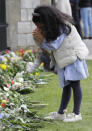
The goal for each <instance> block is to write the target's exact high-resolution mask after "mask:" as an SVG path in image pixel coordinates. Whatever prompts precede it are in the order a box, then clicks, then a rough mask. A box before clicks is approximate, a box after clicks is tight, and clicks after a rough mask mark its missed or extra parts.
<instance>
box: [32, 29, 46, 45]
mask: <svg viewBox="0 0 92 131" xmlns="http://www.w3.org/2000/svg"><path fill="white" fill-rule="evenodd" d="M32 34H33V37H34V39H35V40H36V41H37V40H38V41H39V42H40V43H42V42H43V40H44V36H43V35H42V34H41V31H40V30H39V29H38V28H36V29H35V30H34V31H33V32H32Z"/></svg>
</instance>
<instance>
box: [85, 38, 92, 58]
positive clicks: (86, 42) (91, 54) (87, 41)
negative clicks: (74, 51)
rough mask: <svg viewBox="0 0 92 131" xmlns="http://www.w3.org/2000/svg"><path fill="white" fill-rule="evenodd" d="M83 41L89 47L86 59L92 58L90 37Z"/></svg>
mask: <svg viewBox="0 0 92 131" xmlns="http://www.w3.org/2000/svg"><path fill="white" fill-rule="evenodd" d="M84 42H85V44H86V45H87V47H88V49H89V55H88V57H87V59H88V60H92V39H91V40H84Z"/></svg>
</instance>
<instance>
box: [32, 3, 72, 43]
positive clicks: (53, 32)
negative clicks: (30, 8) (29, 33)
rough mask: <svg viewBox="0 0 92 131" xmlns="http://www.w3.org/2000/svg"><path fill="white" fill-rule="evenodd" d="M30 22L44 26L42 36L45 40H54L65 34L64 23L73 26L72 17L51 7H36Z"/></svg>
mask: <svg viewBox="0 0 92 131" xmlns="http://www.w3.org/2000/svg"><path fill="white" fill-rule="evenodd" d="M32 21H33V22H34V23H35V24H36V23H40V24H43V25H44V31H43V35H44V37H45V38H46V40H47V41H48V42H49V41H52V40H55V39H56V38H57V37H58V36H59V35H60V34H61V30H60V29H62V33H63V32H64V33H67V30H66V22H69V23H72V24H73V19H72V17H70V16H68V15H66V14H64V13H62V12H60V11H59V10H58V9H56V8H55V7H53V6H45V5H44V6H38V7H36V8H35V9H34V13H33V17H32Z"/></svg>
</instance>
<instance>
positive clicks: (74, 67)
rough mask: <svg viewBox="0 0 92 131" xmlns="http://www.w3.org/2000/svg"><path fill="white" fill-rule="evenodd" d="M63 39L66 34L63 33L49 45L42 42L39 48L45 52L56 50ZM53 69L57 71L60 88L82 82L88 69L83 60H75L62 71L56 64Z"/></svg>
mask: <svg viewBox="0 0 92 131" xmlns="http://www.w3.org/2000/svg"><path fill="white" fill-rule="evenodd" d="M65 37H66V34H64V33H63V34H62V35H60V36H59V37H57V39H56V40H54V41H51V42H49V43H47V42H46V41H44V42H43V43H42V44H41V46H42V48H43V49H45V50H47V51H50V50H51V51H54V50H57V49H58V48H59V47H60V46H61V44H62V42H63V40H64V38H65ZM55 69H56V70H57V74H58V77H59V81H60V86H61V87H62V88H63V87H65V86H66V85H68V84H69V83H70V81H77V80H83V79H85V78H87V77H88V68H87V65H86V62H85V60H79V59H77V60H76V61H75V62H74V63H73V64H70V65H68V66H66V67H65V68H63V69H59V68H58V65H57V64H56V65H55Z"/></svg>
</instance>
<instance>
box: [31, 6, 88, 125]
mask: <svg viewBox="0 0 92 131" xmlns="http://www.w3.org/2000/svg"><path fill="white" fill-rule="evenodd" d="M32 20H33V22H34V23H35V25H36V26H37V28H36V29H35V30H34V31H33V37H34V40H35V42H36V44H37V45H38V46H39V47H40V49H42V50H43V49H44V50H45V51H47V52H48V53H49V55H50V56H51V63H50V66H51V68H53V67H55V69H56V70H57V74H58V77H59V81H60V85H61V87H62V88H63V92H62V99H61V103H60V107H59V110H58V111H57V112H51V113H50V114H49V116H48V117H46V118H47V119H54V120H63V121H64V122H74V121H79V120H82V116H81V113H80V106H81V101H82V90H81V86H80V80H82V79H85V78H87V76H88V70H87V65H86V62H85V59H86V56H87V55H88V49H87V47H86V46H85V44H84V43H83V41H82V40H81V38H80V36H79V34H78V32H77V31H76V28H75V27H74V25H73V21H72V18H71V17H70V16H68V15H66V14H63V13H61V12H60V11H59V10H58V9H56V8H54V7H51V6H39V7H36V8H35V9H34V13H33V18H32ZM71 89H72V90H73V94H74V107H73V111H72V113H71V114H68V115H67V116H66V109H67V106H68V103H69V100H70V98H71Z"/></svg>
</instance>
